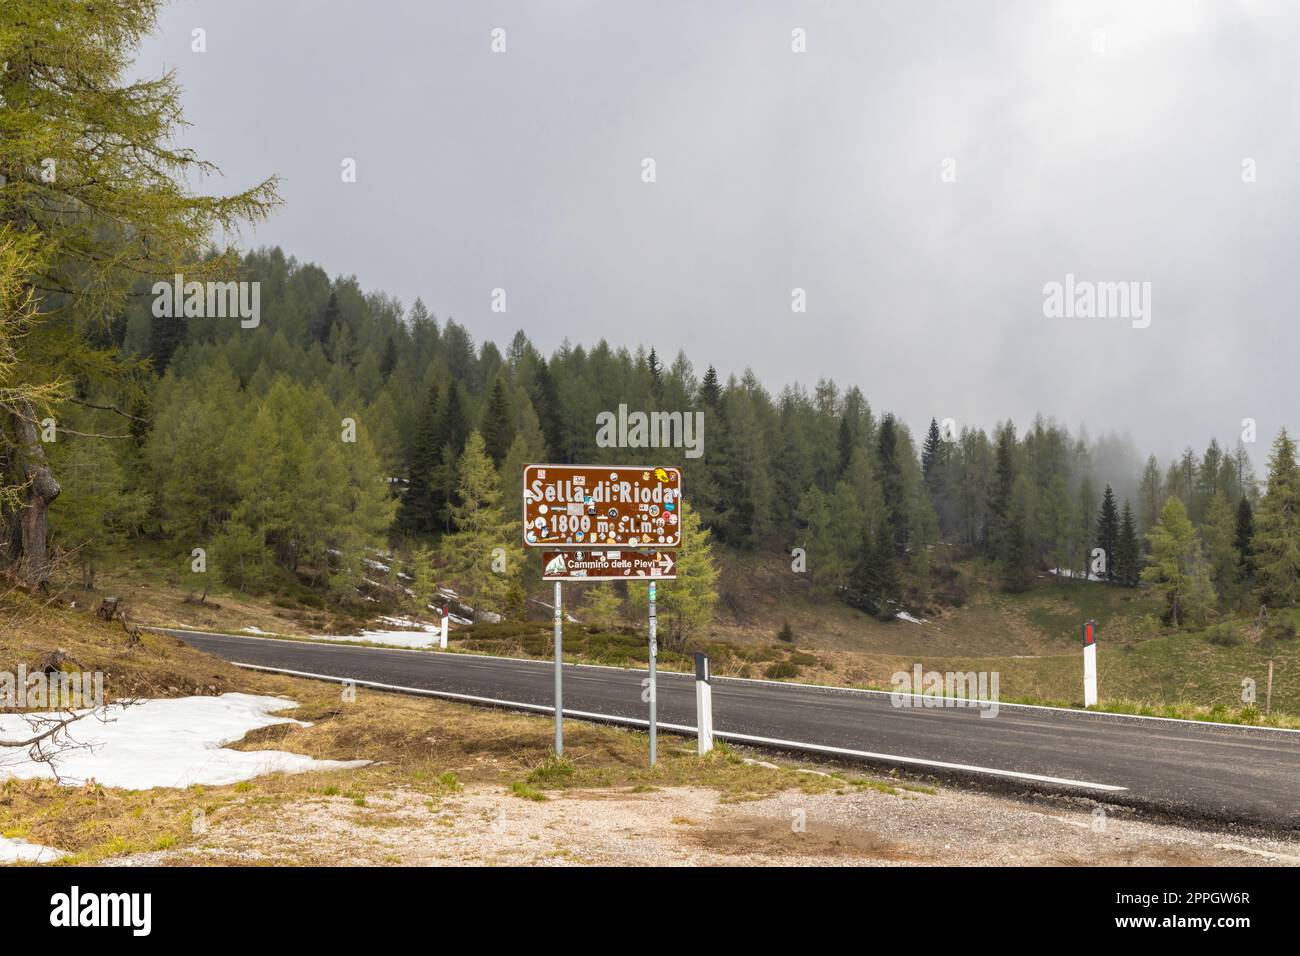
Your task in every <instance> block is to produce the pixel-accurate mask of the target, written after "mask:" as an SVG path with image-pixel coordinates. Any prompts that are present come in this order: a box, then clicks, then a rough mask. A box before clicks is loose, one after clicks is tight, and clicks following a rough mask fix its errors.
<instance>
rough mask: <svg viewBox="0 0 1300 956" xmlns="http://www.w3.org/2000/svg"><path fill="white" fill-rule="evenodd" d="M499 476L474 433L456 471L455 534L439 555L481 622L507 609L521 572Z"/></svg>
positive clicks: (517, 538) (452, 512) (517, 545)
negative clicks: (488, 613) (503, 507)
mask: <svg viewBox="0 0 1300 956" xmlns="http://www.w3.org/2000/svg"><path fill="white" fill-rule="evenodd" d="M500 501H501V492H500V490H499V486H498V480H497V473H496V470H495V469H494V468H493V467H492V460H491V459H490V458H488V456H487V452H486V451H485V449H484V445H483V437H482V436H481V435H480V434H479V433H478V432H477V431H474V432H470V435H469V438H468V439H466V441H465V451H464V452H463V453H462V454H461V456H460V460H459V462H458V468H457V482H456V498H455V501H454V502H453V503H452V505H451V507H450V519H451V529H452V530H451V532H450V533H448V534H447V535H445V536H444V537H443V539H442V542H441V546H440V549H439V553H440V557H441V561H442V569H443V572H444V573H445V575H446V576H447V577H448V578H450V579H451V580H452V581H453V582H454V583H455V585H456V587H457V588H458V589H459V591H460V593H461V594H462V596H463V597H464V598H465V600H466V602H467V603H468V604H470V605H471V606H472V607H473V608H474V613H475V615H476V616H477V617H481V616H482V615H483V612H484V611H495V612H498V613H499V612H501V611H503V610H504V608H505V603H506V601H505V599H506V594H507V592H508V590H509V586H510V579H511V575H514V574H518V573H519V571H520V564H521V556H520V554H519V550H520V549H521V547H522V545H521V544H520V536H519V534H518V533H517V529H516V525H515V523H514V522H512V521H511V520H510V518H509V517H507V516H506V515H505V513H504V512H503V511H502V510H501V507H500Z"/></svg>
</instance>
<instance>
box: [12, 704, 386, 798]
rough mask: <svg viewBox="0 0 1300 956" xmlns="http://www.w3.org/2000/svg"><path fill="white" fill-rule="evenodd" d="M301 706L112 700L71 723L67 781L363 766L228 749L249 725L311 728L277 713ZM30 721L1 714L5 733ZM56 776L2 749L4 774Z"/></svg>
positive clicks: (154, 782)
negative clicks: (127, 703) (126, 704)
mask: <svg viewBox="0 0 1300 956" xmlns="http://www.w3.org/2000/svg"><path fill="white" fill-rule="evenodd" d="M294 706H296V705H295V704H294V702H293V701H291V700H286V699H284V698H282V697H264V696H258V695H256V694H222V695H221V696H220V697H178V698H170V699H157V700H146V701H144V702H142V703H140V704H136V705H134V706H130V707H124V706H122V705H120V704H112V705H109V707H108V708H107V709H106V711H105V713H104V714H103V715H100V714H92V715H91V716H88V717H86V718H84V719H83V720H80V721H78V722H76V723H74V724H70V725H69V726H68V728H67V736H68V737H69V738H70V741H71V743H72V746H71V747H69V748H68V749H64V750H62V751H61V752H60V753H59V754H58V755H57V757H56V758H55V759H56V761H57V769H58V775H59V777H60V778H61V779H62V780H63V782H64V783H68V784H73V785H80V784H82V783H84V782H85V781H87V780H90V779H94V780H96V781H97V782H99V783H100V784H102V785H104V786H106V787H123V788H126V789H130V790H148V789H151V788H153V787H189V786H193V785H195V784H201V785H204V786H213V787H219V786H224V785H226V784H231V783H237V782H238V781H240V780H248V779H250V778H252V777H256V776H259V775H261V774H264V773H274V772H277V771H280V772H284V773H303V772H305V771H310V770H339V769H350V768H352V767H360V766H363V765H364V764H366V763H368V762H369V761H366V760H317V759H315V758H314V757H307V756H304V755H302V754H293V753H286V752H284V751H280V750H254V751H242V750H230V749H229V748H228V747H227V746H226V745H227V744H231V743H234V742H235V741H237V740H239V739H241V738H242V737H243V736H244V735H245V734H247V733H248V732H249V731H250V730H256V729H258V728H259V727H269V726H271V725H272V724H297V725H299V726H301V727H306V726H309V725H308V724H305V723H303V722H302V721H300V720H294V719H292V718H290V717H274V716H272V715H271V711H276V710H284V709H286V708H289V707H294ZM27 732H28V725H27V722H26V721H25V720H23V718H22V716H21V715H18V714H3V715H0V737H8V738H14V737H22V736H25V735H26V733H27ZM62 737H63V735H62V734H61V735H60V740H62ZM11 777H16V778H19V779H23V780H31V779H53V778H54V769H53V768H51V767H50V765H49V764H47V763H43V762H37V761H33V760H32V759H31V757H30V756H29V755H28V752H27V748H26V747H0V780H3V779H7V778H11Z"/></svg>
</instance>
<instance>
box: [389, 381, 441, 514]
mask: <svg viewBox="0 0 1300 956" xmlns="http://www.w3.org/2000/svg"><path fill="white" fill-rule="evenodd" d="M438 418H439V415H438V385H437V383H436V382H435V383H434V384H433V385H430V386H429V394H428V396H427V397H426V399H425V402H424V410H423V411H422V412H421V414H420V420H419V423H418V425H417V426H416V432H415V440H414V442H413V443H412V445H411V459H410V461H409V463H408V467H407V484H406V492H405V494H403V495H402V501H401V506H400V508H399V510H398V515H397V524H398V527H399V528H400V529H401V530H402V531H403V532H404V533H406V534H428V533H430V532H431V531H433V530H434V528H435V527H437V523H438V512H437V506H436V502H435V496H434V483H435V481H436V480H437V470H438V465H439V463H440V462H441V461H442V446H441V445H440V444H439V440H438Z"/></svg>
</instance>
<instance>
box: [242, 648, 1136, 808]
mask: <svg viewBox="0 0 1300 956" xmlns="http://www.w3.org/2000/svg"><path fill="white" fill-rule="evenodd" d="M230 663H232V664H234V666H236V667H242V668H245V669H246V670H250V671H265V672H267V673H271V674H287V675H290V676H292V677H307V678H311V679H313V680H324V681H330V682H332V683H339V684H342V683H344V682H346V681H351V682H352V683H353V684H355V685H356V686H358V687H373V688H375V689H376V690H392V691H398V692H399V693H403V694H418V695H420V696H422V697H442V698H446V699H448V700H459V701H465V702H467V703H471V704H491V705H493V706H497V707H509V708H512V709H517V710H531V711H536V712H537V713H542V714H553V713H555V708H554V707H550V706H547V705H546V704H525V703H523V702H522V701H517V700H500V699H498V698H495V697H478V696H476V695H474V694H457V693H455V692H453V691H449V690H428V689H427V688H423V687H403V686H401V685H400V684H382V683H380V682H378V681H369V680H355V679H353V678H350V677H334V676H332V675H330V674H313V673H310V672H308V671H295V670H289V669H288V668H286V667H265V666H263V665H261V664H243V663H240V662H239V661H231V662H230ZM564 716H565V717H574V718H576V719H580V720H598V721H604V722H606V723H611V724H631V725H634V726H637V727H645V726H648V725H649V723H650V721H648V720H642V719H641V718H639V717H616V716H613V715H611V714H596V713H592V712H590V711H585V710H569V709H567V708H566V709H565V711H564ZM658 726H659V728H660V729H661V730H667V731H671V732H673V733H679V734H693V733H695V732H696V728H695V727H692V726H688V725H686V724H669V723H664V722H662V721H660V722H658ZM713 736H715V737H721V738H723V739H724V740H735V741H737V742H739V743H750V744H762V745H764V746H768V747H784V748H787V749H793V750H806V751H811V752H814V753H824V754H833V755H836V756H845V757H864V758H867V759H869V760H882V761H885V762H887V763H898V764H907V765H909V766H917V767H935V768H939V769H942V770H960V771H963V772H965V773H977V774H983V775H985V776H993V777H1012V778H1015V779H1016V780H1033V781H1035V782H1036V783H1052V784H1057V785H1059V786H1065V787H1081V788H1083V789H1086V790H1105V791H1109V792H1115V791H1120V790H1127V789H1128V787H1117V786H1115V785H1113V784H1109V783H1093V782H1091V781H1089V780H1071V779H1069V778H1068V777H1047V776H1043V775H1041V774H1036V773H1024V772H1022V771H1019V770H998V769H997V768H995V767H978V766H974V765H972V764H964V763H948V762H946V761H943V760H926V759H924V758H921V757H900V756H898V755H897V754H882V753H874V752H872V751H870V750H850V749H848V748H845V747H830V746H825V745H823V744H809V743H804V742H803V741H799V740H781V739H779V738H776V737H756V736H754V735H752V734H739V733H734V732H732V731H727V730H714V732H713Z"/></svg>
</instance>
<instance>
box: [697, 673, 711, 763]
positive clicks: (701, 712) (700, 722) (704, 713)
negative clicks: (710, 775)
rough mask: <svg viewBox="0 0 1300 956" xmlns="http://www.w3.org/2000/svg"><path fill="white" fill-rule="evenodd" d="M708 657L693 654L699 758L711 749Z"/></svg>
mask: <svg viewBox="0 0 1300 956" xmlns="http://www.w3.org/2000/svg"><path fill="white" fill-rule="evenodd" d="M709 678H710V675H709V655H708V654H705V653H704V652H703V651H696V652H695V728H696V735H697V736H698V737H699V744H700V756H701V757H703V756H704V755H705V754H706V753H708V752H709V751H711V750H712V749H713V685H712V684H710V683H709Z"/></svg>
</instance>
